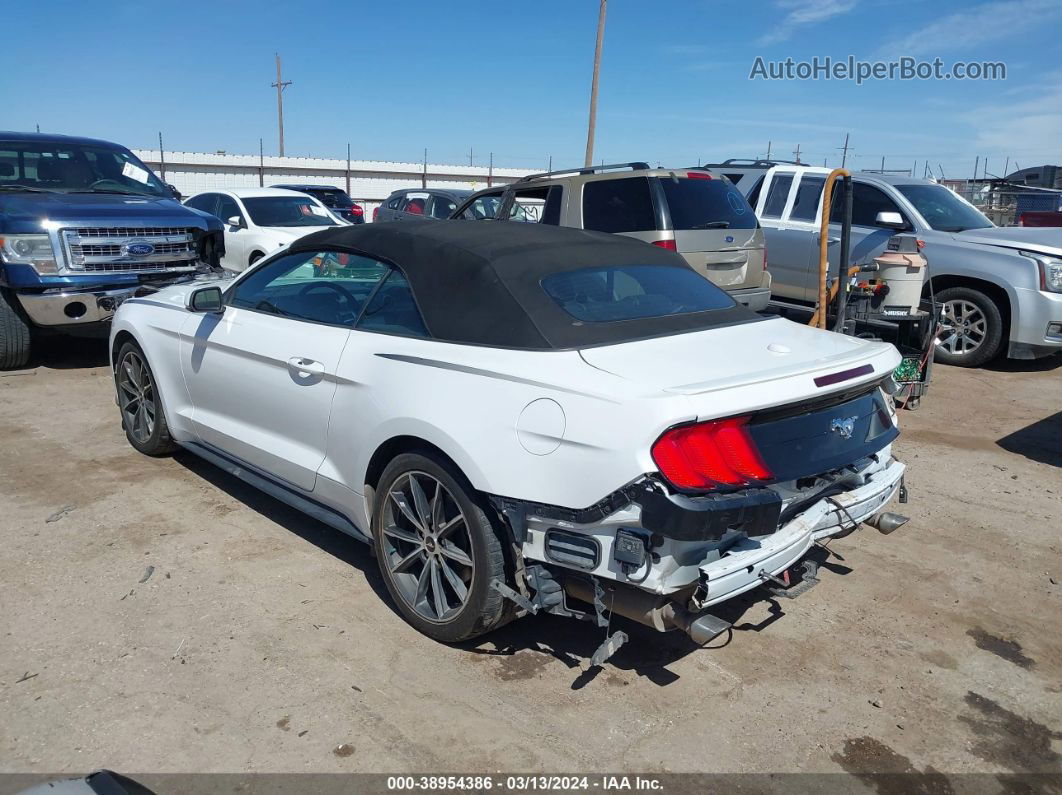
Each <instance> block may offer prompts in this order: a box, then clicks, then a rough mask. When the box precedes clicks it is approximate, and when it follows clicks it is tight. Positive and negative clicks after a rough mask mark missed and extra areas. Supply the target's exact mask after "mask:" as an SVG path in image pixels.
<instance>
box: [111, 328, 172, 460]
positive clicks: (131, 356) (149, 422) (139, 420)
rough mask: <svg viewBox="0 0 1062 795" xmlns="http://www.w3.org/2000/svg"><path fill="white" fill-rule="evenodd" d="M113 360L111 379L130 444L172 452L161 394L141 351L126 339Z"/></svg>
mask: <svg viewBox="0 0 1062 795" xmlns="http://www.w3.org/2000/svg"><path fill="white" fill-rule="evenodd" d="M115 362H116V363H115V366H114V383H115V387H116V388H117V390H118V408H119V410H120V411H121V414H122V428H123V429H124V430H125V437H126V438H127V439H128V440H129V444H131V445H133V447H135V448H136V449H137V450H138V451H140V452H141V453H143V454H144V455H151V456H162V455H167V454H169V453H172V452H173V451H174V450H176V449H177V445H176V444H175V443H174V441H173V439H172V438H171V437H170V429H169V428H168V427H167V426H166V413H165V412H164V411H163V410H162V395H161V394H159V389H158V385H157V384H156V383H155V376H154V375H153V374H152V372H151V368H150V367H149V366H148V363H147V357H146V356H144V351H142V350H141V349H140V346H139V345H137V344H136V343H135V342H127V343H125V344H124V345H123V346H122V347H121V348H120V349H119V351H118V356H117V357H116V358H115Z"/></svg>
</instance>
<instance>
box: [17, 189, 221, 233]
mask: <svg viewBox="0 0 1062 795" xmlns="http://www.w3.org/2000/svg"><path fill="white" fill-rule="evenodd" d="M0 218H2V219H3V231H6V232H11V233H17V232H23V233H25V232H39V231H40V230H41V222H42V221H54V222H57V223H58V224H60V225H61V226H70V225H76V224H85V225H90V226H104V225H107V224H108V223H109V222H114V223H115V225H119V222H120V225H121V226H145V227H147V226H186V227H187V226H194V227H198V228H200V229H220V228H221V222H220V221H219V220H218V219H216V218H214V217H213V216H210V215H206V214H205V213H201V212H198V211H196V210H193V209H191V208H189V207H185V206H184V205H183V204H180V203H179V202H177V201H174V200H173V199H168V198H162V197H157V198H155V197H151V196H124V195H117V194H112V193H96V194H93V193H0Z"/></svg>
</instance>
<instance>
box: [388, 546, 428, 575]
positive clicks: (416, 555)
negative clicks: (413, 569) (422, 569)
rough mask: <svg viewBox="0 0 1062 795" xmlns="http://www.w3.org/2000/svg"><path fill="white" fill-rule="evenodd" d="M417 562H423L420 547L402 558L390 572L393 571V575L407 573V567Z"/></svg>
mask: <svg viewBox="0 0 1062 795" xmlns="http://www.w3.org/2000/svg"><path fill="white" fill-rule="evenodd" d="M418 560H419V561H421V562H423V561H424V550H423V549H421V548H420V547H417V548H416V549H414V550H413V551H412V552H410V553H409V554H408V555H406V556H405V557H404V558H402V559H401V560H400V561H398V563H396V564H395V565H394V566H392V567H391V571H393V572H394V573H395V574H402V573H403V572H405V571H408V570H409V567H410V566H412V565H413V564H414V563H416V562H417V561H418Z"/></svg>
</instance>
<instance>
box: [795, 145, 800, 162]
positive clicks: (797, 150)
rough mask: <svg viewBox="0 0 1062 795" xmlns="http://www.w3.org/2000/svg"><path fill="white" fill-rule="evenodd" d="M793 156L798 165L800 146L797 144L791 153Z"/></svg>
mask: <svg viewBox="0 0 1062 795" xmlns="http://www.w3.org/2000/svg"><path fill="white" fill-rule="evenodd" d="M793 156H794V157H795V158H796V161H797V163H799V162H800V144H797V148H796V150H795V151H794V152H793Z"/></svg>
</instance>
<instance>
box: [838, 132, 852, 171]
mask: <svg viewBox="0 0 1062 795" xmlns="http://www.w3.org/2000/svg"><path fill="white" fill-rule="evenodd" d="M848 135H849V133H845V134H844V146H839V147H838V149H840V150H841V168H844V167H845V165H846V164H847V163H848ZM853 151H854V150H853Z"/></svg>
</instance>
